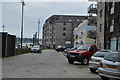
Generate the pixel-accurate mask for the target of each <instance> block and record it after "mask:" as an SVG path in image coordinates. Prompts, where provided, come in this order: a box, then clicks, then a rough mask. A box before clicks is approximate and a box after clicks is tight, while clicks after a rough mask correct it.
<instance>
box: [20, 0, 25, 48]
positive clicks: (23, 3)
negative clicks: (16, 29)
mask: <svg viewBox="0 0 120 80" xmlns="http://www.w3.org/2000/svg"><path fill="white" fill-rule="evenodd" d="M21 3H22V19H21V49H22V42H23V13H24V5H25V2H24V0H22V1H21Z"/></svg>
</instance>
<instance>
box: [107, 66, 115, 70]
mask: <svg viewBox="0 0 120 80" xmlns="http://www.w3.org/2000/svg"><path fill="white" fill-rule="evenodd" d="M107 68H111V69H117V66H113V65H107Z"/></svg>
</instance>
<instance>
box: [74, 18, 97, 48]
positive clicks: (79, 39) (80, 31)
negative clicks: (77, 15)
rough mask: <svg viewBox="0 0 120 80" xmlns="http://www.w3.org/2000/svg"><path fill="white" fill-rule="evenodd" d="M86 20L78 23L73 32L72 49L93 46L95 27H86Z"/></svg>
mask: <svg viewBox="0 0 120 80" xmlns="http://www.w3.org/2000/svg"><path fill="white" fill-rule="evenodd" d="M88 21H89V20H88V19H86V20H84V21H83V23H80V24H79V25H78V27H76V28H75V29H74V31H73V34H74V47H79V46H80V45H83V44H95V37H96V35H95V32H96V26H94V25H92V26H90V25H88Z"/></svg>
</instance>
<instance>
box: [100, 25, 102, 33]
mask: <svg viewBox="0 0 120 80" xmlns="http://www.w3.org/2000/svg"><path fill="white" fill-rule="evenodd" d="M100 32H102V24H100Z"/></svg>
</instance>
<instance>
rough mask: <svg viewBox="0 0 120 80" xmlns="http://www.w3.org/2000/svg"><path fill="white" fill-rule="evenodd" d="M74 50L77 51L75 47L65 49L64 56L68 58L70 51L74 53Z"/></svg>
mask: <svg viewBox="0 0 120 80" xmlns="http://www.w3.org/2000/svg"><path fill="white" fill-rule="evenodd" d="M73 50H77V48H75V47H73V48H67V49H65V50H64V53H63V54H64V56H67V54H68V52H69V51H73Z"/></svg>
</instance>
